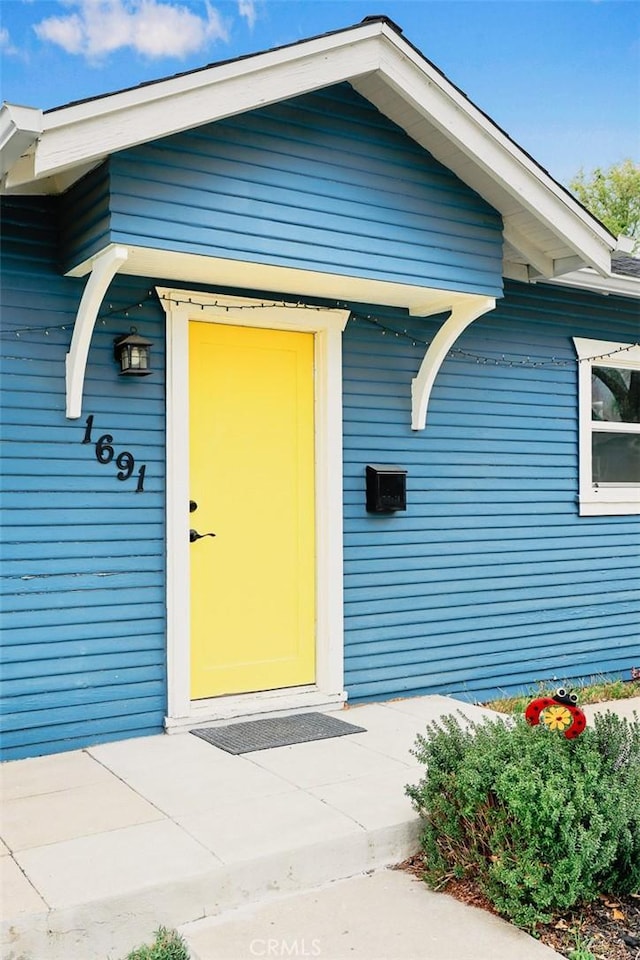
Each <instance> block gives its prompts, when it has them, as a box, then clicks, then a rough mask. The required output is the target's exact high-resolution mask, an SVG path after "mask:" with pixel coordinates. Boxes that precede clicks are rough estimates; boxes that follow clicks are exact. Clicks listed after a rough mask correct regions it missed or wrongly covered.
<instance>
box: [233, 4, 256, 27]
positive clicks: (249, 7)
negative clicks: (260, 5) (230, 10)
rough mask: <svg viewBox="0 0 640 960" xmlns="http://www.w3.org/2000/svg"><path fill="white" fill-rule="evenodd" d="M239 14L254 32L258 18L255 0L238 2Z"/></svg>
mask: <svg viewBox="0 0 640 960" xmlns="http://www.w3.org/2000/svg"><path fill="white" fill-rule="evenodd" d="M238 13H239V14H240V16H241V17H244V18H245V20H246V21H247V23H248V24H249V28H250V29H251V30H253V27H254V24H255V22H256V20H257V18H258V15H257V13H256V5H255V2H254V0H238Z"/></svg>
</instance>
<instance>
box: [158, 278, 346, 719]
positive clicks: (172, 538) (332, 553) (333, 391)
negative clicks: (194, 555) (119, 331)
mask: <svg viewBox="0 0 640 960" xmlns="http://www.w3.org/2000/svg"><path fill="white" fill-rule="evenodd" d="M156 291H157V293H158V296H159V297H160V302H161V303H162V306H163V308H164V310H165V313H166V315H167V338H166V343H167V357H166V371H167V385H166V415H167V479H166V483H167V682H168V701H167V718H166V721H165V725H166V727H167V729H168V730H173V729H179V728H181V727H186V726H189V724H190V722H191V724H193V722H194V721H195V722H202V721H203V720H205V719H211V720H216V719H225V718H228V717H230V716H250V715H253V714H259V713H264V712H267V711H268V712H272V711H286V710H289V709H298V708H304V707H305V706H308V707H310V708H311V707H313V706H317V705H319V704H327V705H328V704H331V703H340V702H342V701H343V700H344V699H345V697H346V695H345V693H344V690H343V683H344V662H343V641H344V638H343V597H342V589H343V588H342V544H343V535H342V534H343V526H342V331H343V330H344V328H345V326H346V323H347V320H348V317H349V311H348V310H332V309H328V308H324V307H309V306H304V305H296V306H285V305H283V304H282V303H274V302H273V301H270V300H255V299H249V298H246V297H230V296H223V295H220V294H210V293H203V292H201V291H198V290H178V289H171V288H167V287H156ZM190 320H200V321H205V322H209V323H225V324H236V325H240V326H250V327H267V328H270V329H274V330H292V331H301V332H307V333H313V334H314V341H315V361H314V370H315V502H316V682H315V685H313V686H310V687H305V688H298V687H296V688H291V689H289V690H278V691H266V692H265V693H262V694H260V693H259V694H242V695H237V696H232V697H231V696H230V697H216V698H212V699H211V700H207V701H197V702H192V701H191V698H190V660H191V656H190V654H191V649H190V648H191V642H190V636H191V632H190V622H189V620H190V575H189V560H190V553H189V536H188V531H189V345H188V344H189V321H190Z"/></svg>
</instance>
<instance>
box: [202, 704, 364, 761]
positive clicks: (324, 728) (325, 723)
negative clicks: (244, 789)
mask: <svg viewBox="0 0 640 960" xmlns="http://www.w3.org/2000/svg"><path fill="white" fill-rule="evenodd" d="M191 733H193V734H194V736H196V737H200V738H201V739H202V740H206V741H207V743H211V744H213V746H214V747H220V749H221V750H226V751H227V753H235V754H239V753H253V751H254V750H270V749H271V748H272V747H287V746H289V745H290V744H292V743H307V742H309V741H310V740H328V739H330V738H332V737H345V736H347V735H348V734H350V733H366V730H365V729H364V727H356V726H355V725H354V724H353V723H345V721H344V720H338V719H337V718H336V717H332V716H327V715H326V714H324V713H297V714H295V715H294V716H291V717H265V719H264V720H247V721H246V722H244V723H230V724H229V725H228V726H225V727H204V728H201V729H199V730H192V731H191Z"/></svg>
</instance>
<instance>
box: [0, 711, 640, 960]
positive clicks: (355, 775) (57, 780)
mask: <svg viewBox="0 0 640 960" xmlns="http://www.w3.org/2000/svg"><path fill="white" fill-rule="evenodd" d="M623 703H624V706H623V707H616V709H618V710H620V711H621V712H622V711H624V712H628V714H629V715H630V712H631V710H632V708H633V706H635V707H636V708H637V709H639V711H640V698H638V699H636V701H635V703H632V702H631V701H624V702H623ZM458 709H461V710H462V711H463V713H464V715H465V716H467V717H468V718H469V719H479V718H481V717H482V716H484V715H486V714H488V713H489V711H485V710H483V709H482V708H479V707H473V706H468V705H464V704H461V703H459V702H458V701H455V700H451V699H448V698H445V697H421V698H414V699H408V700H398V701H392V702H388V703H384V704H369V705H365V706H362V707H354V708H352V709H350V710H348V711H345V712H344V713H343V714H341V716H342V717H343V718H344V719H346V720H349V721H352V722H354V723H356V724H358V725H360V726H363V727H365V728H366V733H360V734H354V735H351V736H348V737H342V738H339V739H335V740H324V741H317V742H314V743H305V744H299V745H295V746H290V747H280V748H277V749H274V750H265V751H260V752H256V753H251V754H245V755H244V756H239V757H235V756H231V755H230V754H227V753H225V752H224V751H222V750H219V749H217V748H215V747H212V746H211V745H209V744H207V743H205V742H204V741H203V740H200V739H198V738H197V737H194V736H191V735H190V734H178V735H175V736H156V737H146V738H143V739H137V740H125V741H121V742H119V743H113V744H104V745H102V746H97V747H91V748H89V749H87V750H82V751H74V752H71V753H66V754H58V755H55V756H50V757H41V758H37V759H31V760H19V761H15V762H12V763H6V764H4V765H3V766H2V767H1V768H0V777H1V784H2V788H1V797H2V825H1V830H0V834H1V837H2V841H3V842H2V846H1V847H0V854H1V856H0V866H1V868H2V917H3V924H2V946H3V951H2V956H3V958H4V960H98V958H99V960H120V958H122V957H124V956H125V955H126V953H127V951H128V950H130V949H131V948H132V947H133V946H135V945H137V944H139V943H142V942H145V941H149V940H150V939H151V938H152V933H153V930H154V929H156V928H157V927H158V926H159V925H161V924H162V925H164V926H168V927H181V928H182V927H183V926H184V925H191V926H189V927H188V931H189V937H190V942H191V941H192V943H193V950H194V953H195V955H196V956H199V957H201V960H210V957H211V958H212V960H213V958H218V957H222V956H224V957H225V960H232V958H234V957H235V956H238V957H242V956H245V955H247V954H246V937H245V938H244V941H243V943H240V944H237V948H238V950H239V951H240V952H236V953H233V952H229V950H231V949H232V948H231V947H230V946H229V947H227V948H225V949H227V953H226V954H224V953H220V952H218V953H215V952H214V953H211V952H209V953H207V952H206V950H209V951H210V947H209V946H205V947H202V944H201V945H200V947H196V943H201V941H202V937H204V936H205V934H204V933H203V932H202V930H201V929H199V928H197V927H196V926H192V924H193V922H194V921H197V920H199V919H202V918H210V917H217V916H219V915H221V914H222V913H223V912H225V911H229V910H233V909H235V908H240V907H245V905H248V904H258V903H259V904H262V905H263V906H261V907H260V908H259V909H264V910H266V913H265V914H263V915H262V916H264V917H265V918H266V917H267V916H271V913H270V910H271V904H273V908H274V913H273V918H274V922H276V920H275V918H276V917H278V916H282V917H283V918H284V919H283V921H282V922H283V924H284V925H285V926H286V910H287V909H288V908H287V907H286V906H285V898H286V895H291V894H300V892H301V891H310V890H313V889H315V888H321V887H322V886H323V885H326V884H329V883H330V882H331V881H338V880H344V879H345V878H350V877H354V878H357V877H360V878H361V881H360V882H361V883H362V884H364V883H365V879H362V874H364V873H366V872H367V871H375V870H380V869H381V868H383V867H385V866H387V865H389V864H393V863H397V862H398V861H400V860H402V859H403V858H405V857H406V856H408V855H409V854H411V853H413V852H415V849H416V846H417V836H418V821H417V818H416V816H415V814H414V812H413V811H412V809H411V806H410V803H409V801H408V800H407V799H406V797H405V796H404V786H405V784H407V783H415V782H417V780H418V779H419V778H420V776H421V773H422V769H421V768H420V766H419V765H418V764H416V762H415V760H414V758H413V757H412V756H411V754H410V752H409V751H410V748H411V746H412V745H413V743H414V740H415V736H416V733H417V732H419V731H420V730H422V729H423V728H424V725H425V723H426V722H427V721H429V720H433V719H436V718H438V717H439V716H442V715H443V714H446V713H452V712H455V711H456V710H458ZM491 715H492V716H495V715H494V714H491ZM390 876H391V875H390V874H388V873H387V872H385V873H384V874H383V878H384V879H383V880H379V879H376V880H375V883H373V884H372V883H369V885H368V886H365V887H362V890H364V889H366V890H367V891H371V897H373V899H372V900H371V909H372V910H374V909H376V908H375V903H377V902H378V901H377V900H376V899H375V898H376V897H380V896H381V897H382V899H383V900H384V898H385V896H391V895H392V888H391V887H389V888H388V889H387V894H381V893H380V889H381V887H380V886H379V885H380V884H382V885H383V886H384V883H385V882H386V883H388V884H391V885H393V889H399V888H400V886H401V885H402V884H407V883H408V884H409V885H410V886H411V887H412V889H413V884H412V881H411V878H405V877H402V878H401V879H397V877H396V879H389V877H390ZM395 876H396V875H395V874H394V877H395ZM353 883H354V884H355V883H356V881H355V880H354V881H353ZM337 889H338V887H337V885H335V884H332V885H331V887H330V888H327V891H328V892H327V893H325V894H323V895H322V896H329V898H330V899H331V897H333V896H336V894H334V893H333V891H334V890H337ZM346 889H347V888H346V887H345V890H346ZM354 889H355V888H354ZM415 889H416V890H418V889H419V890H420V894H419V896H420V897H422V898H423V900H424V898H425V897H427V895H428V898H429V900H430V902H431V898H433V897H434V896H435V895H432V894H428V891H426V890H425V891H423V890H422V887H421V885H419V884H418V885H417V886H416V887H415ZM310 896H311V895H310ZM412 896H413V894H412ZM345 897H346V893H345ZM357 898H358V897H357V896H356V899H357ZM296 899H297V898H296ZM414 900H415V897H414ZM436 901H437V902H438V903H442V904H444V903H449V900H448V898H445V897H441V896H437V897H436ZM436 901H433V902H434V903H435V902H436ZM318 902H319V903H320V906H319V907H317V908H315V909H317V910H319V911H322V910H323V909H324V908H323V907H322V903H323V902H324V901H323V900H319V901H318ZM363 902H369V901H367V900H366V898H365V900H363ZM412 902H413V901H412ZM305 903H306V904H307V906H306V907H305V909H307V910H308V911H311V913H310V914H309V916H312V915H313V909H314V908H313V905H312V904H313V898H312V899H311V900H308V901H305ZM403 903H404V900H403V895H400V896H399V897H397V898H395V899H394V902H393V912H394V914H395V912H396V911H400V910H402V909H404V907H403V906H402V904H403ZM278 904H279V906H277V905H278ZM276 907H277V911H284V913H282V914H281V913H280V912H276ZM295 909H296V911H297V910H298V908H297V907H296V908H295ZM300 909H302V907H300ZM407 909H410V908H409V907H408V906H407ZM430 909H431V908H430ZM256 910H257V908H256ZM327 911H328V912H325V915H326V916H328V917H331V916H332V915H333V912H334V907H333V906H331V904H330V903H329V902H327ZM451 911H454V912H456V913H460V919H456V920H455V921H452V920H451V916H452V914H451ZM253 916H254V918H255V922H256V923H257V924H258V927H256V929H260V925H261V924H262V925H264V922H267V921H266V920H264V921H263V920H262V919H261V914H260V913H259V911H258V912H255V913H254V914H253ZM354 916H355V914H354ZM430 916H431V920H430V921H429V923H430V924H432V925H433V927H432V940H433V944H434V951H435V952H432V953H429V952H424V951H423V950H421V952H420V953H419V954H418V956H420V957H421V958H424V960H445V956H446V954H444V953H443V952H442V951H443V947H442V943H441V942H439V941H438V936H444V937H445V938H446V937H451V936H452V930H451V923H453V922H455V924H456V925H457V924H458V923H469V924H471V926H470V927H469V930H470V931H471V930H475V926H474V924H475V923H477V924H479V925H480V928H482V929H484V930H485V931H486V932H487V935H488V936H493V934H492V933H491V932H490V931H491V930H495V929H497V928H496V923H498V924H499V926H500V927H501V928H502V927H503V926H504V927H505V928H506V929H507V930H508V931H509V936H513V933H512V931H511V928H510V927H508V925H502V924H501V923H499V922H497V921H495V920H494V919H493V918H491V917H489V916H488V915H487V914H483V913H481V912H479V911H474V910H472V909H471V908H468V907H463V906H461V905H455V906H451V907H447V908H446V909H445V907H444V906H443V907H442V909H441V910H440V912H439V913H438V911H437V910H436V911H435V913H434V912H433V910H431V913H430ZM438 917H440V919H438ZM465 917H466V918H469V919H468V920H465V919H464V918H465ZM471 917H474V918H475V920H474V921H473V923H472V920H471ZM227 919H228V921H229V923H231V924H232V923H233V922H235V920H234V918H233V917H232V916H231V915H230V914H229V915H228V917H225V922H226V920H227ZM243 922H244V921H243ZM269 922H270V921H269ZM487 925H488V926H487ZM285 926H283V927H282V930H283V931H284V929H285ZM364 926H366V924H365V922H364V920H363V921H362V925H361V927H360V929H364ZM312 928H313V924H312V925H311V927H310V930H312ZM184 929H187V928H186V927H185V928H184ZM318 929H321V928H320V927H318ZM353 929H355V925H354V927H353ZM399 929H401V928H399ZM229 930H231V927H230V928H229ZM438 931H439V933H438ZM225 935H226V934H225ZM469 935H470V936H471V937H472V938H476V939H477V938H478V937H480V936H481V934H480V933H478V932H473V933H470V934H469ZM229 936H230V937H232V938H233V934H232V933H229ZM282 936H283V937H284V936H285V934H284V933H283V934H282ZM320 936H324V938H325V945H326V951H327V952H325V953H323V954H321V956H323V957H324V958H325V960H327V958H328V957H333V960H339V958H340V960H341V957H342V955H341V954H340V953H339V952H338V953H335V952H334V953H333V954H332V953H331V951H332V950H333V951H335V950H340V949H341V947H340V944H339V943H337V944H336V942H335V941H334V940H332V939H331V940H330V939H329V934H328V933H327V932H325V933H321V934H320ZM518 936H520V934H518ZM312 938H313V937H312ZM433 938H435V939H433ZM307 939H309V935H307ZM202 942H205V941H202ZM228 942H229V943H232V942H233V940H230V941H228ZM425 942H426V941H425ZM429 942H431V941H429ZM526 942H527V943H530V944H531V945H534V941H529V940H528V939H527V940H526ZM206 943H209V941H206ZM345 943H346V941H345ZM243 944H244V945H243ZM351 946H352V945H351V944H350V946H349V949H348V951H347V952H346V953H345V954H344V956H345V957H346V956H349V957H354V958H355V957H357V956H359V955H362V956H364V954H358V953H357V952H354V951H356V949H360V947H357V948H356V947H355V946H354V948H353V950H352V949H351ZM539 946H540V945H539V944H535V947H536V948H538V947H539ZM233 949H235V947H234V948H233ZM258 949H260V947H259V946H258ZM362 949H364V946H363V947H362ZM385 949H386V948H385ZM399 949H400V948H399ZM402 949H404V950H405V953H402V952H398V953H397V957H398V958H401V957H409V956H412V954H411V952H409V953H407V952H406V951H407V950H409V951H411V950H412V949H413V947H412V946H411V943H410V942H407V943H406V944H405V945H404V947H403V948H402ZM532 949H533V947H532ZM197 950H200V953H198V952H197ZM202 950H205V952H202ZM242 950H245V953H242ZM253 955H256V956H257V955H259V954H256V953H255V945H254V953H253V954H252V953H251V952H250V953H249V956H253ZM265 955H268V954H265ZM282 955H286V954H285V953H282ZM289 955H295V954H289ZM298 955H299V956H300V955H304V954H301V953H298ZM311 955H312V954H311ZM512 955H516V956H518V957H519V958H522V960H525V958H528V957H529V956H531V958H532V960H533V958H534V957H536V956H538V957H540V956H544V955H541V954H540V953H539V951H538V952H537V953H531V954H528V953H526V952H523V949H522V947H521V946H518V949H517V951H515V953H514V954H512ZM550 955H552V954H550V953H549V952H547V956H550ZM367 956H368V957H370V958H372V960H373V957H374V956H375V955H372V954H371V953H367ZM381 956H384V957H385V960H391V958H392V956H396V954H387V953H384V954H381ZM462 956H463V955H462V954H457V958H458V960H462ZM475 956H476V957H478V954H477V953H476V954H475ZM491 956H492V957H494V956H495V957H496V958H497V957H499V956H501V954H498V953H495V954H491ZM505 957H506V953H505Z"/></svg>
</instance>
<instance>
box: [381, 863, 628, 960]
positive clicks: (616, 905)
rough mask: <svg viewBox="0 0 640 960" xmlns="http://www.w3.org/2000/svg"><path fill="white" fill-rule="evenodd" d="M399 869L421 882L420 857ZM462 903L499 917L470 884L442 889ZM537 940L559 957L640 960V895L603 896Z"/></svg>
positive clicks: (540, 930)
mask: <svg viewBox="0 0 640 960" xmlns="http://www.w3.org/2000/svg"><path fill="white" fill-rule="evenodd" d="M398 869H402V870H406V871H408V872H409V873H412V874H413V875H414V876H416V877H419V878H422V862H421V858H420V855H419V854H418V855H417V856H415V857H411V858H410V859H409V860H405V861H404V863H401V864H399V865H398ZM442 892H443V893H448V894H449V895H450V896H452V897H455V898H456V900H461V901H462V902H463V903H468V904H471V905H472V906H474V907H480V908H481V909H482V910H488V911H489V912H490V913H497V910H495V909H494V908H493V906H492V905H491V904H490V902H489V901H488V900H487V898H486V897H485V896H484V895H483V894H482V893H481V891H480V890H478V888H477V887H476V886H475V885H474V884H473V883H471V882H469V881H458V880H452V881H451V882H450V883H449V884H448V885H447V886H445V887H443V888H442ZM535 936H537V937H538V938H539V939H540V940H541V941H542V943H545V944H546V945H547V946H548V947H551V948H552V949H553V950H556V951H557V953H560V954H562V955H563V956H565V957H569V956H570V955H571V952H572V951H577V950H578V948H581V950H582V951H583V952H582V953H579V952H578V953H577V954H576V960H590V958H589V953H587V952H586V951H587V950H588V951H590V953H591V955H592V956H593V957H594V958H595V960H640V894H630V895H629V896H625V897H615V898H614V897H605V896H601V897H599V898H598V899H597V900H595V901H594V902H593V903H589V904H583V905H582V906H581V907H580V908H579V909H576V910H574V911H572V912H570V913H567V914H563V915H559V916H557V917H555V918H554V920H553V921H552V922H551V923H547V924H539V925H538V927H537V929H536V931H535Z"/></svg>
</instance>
